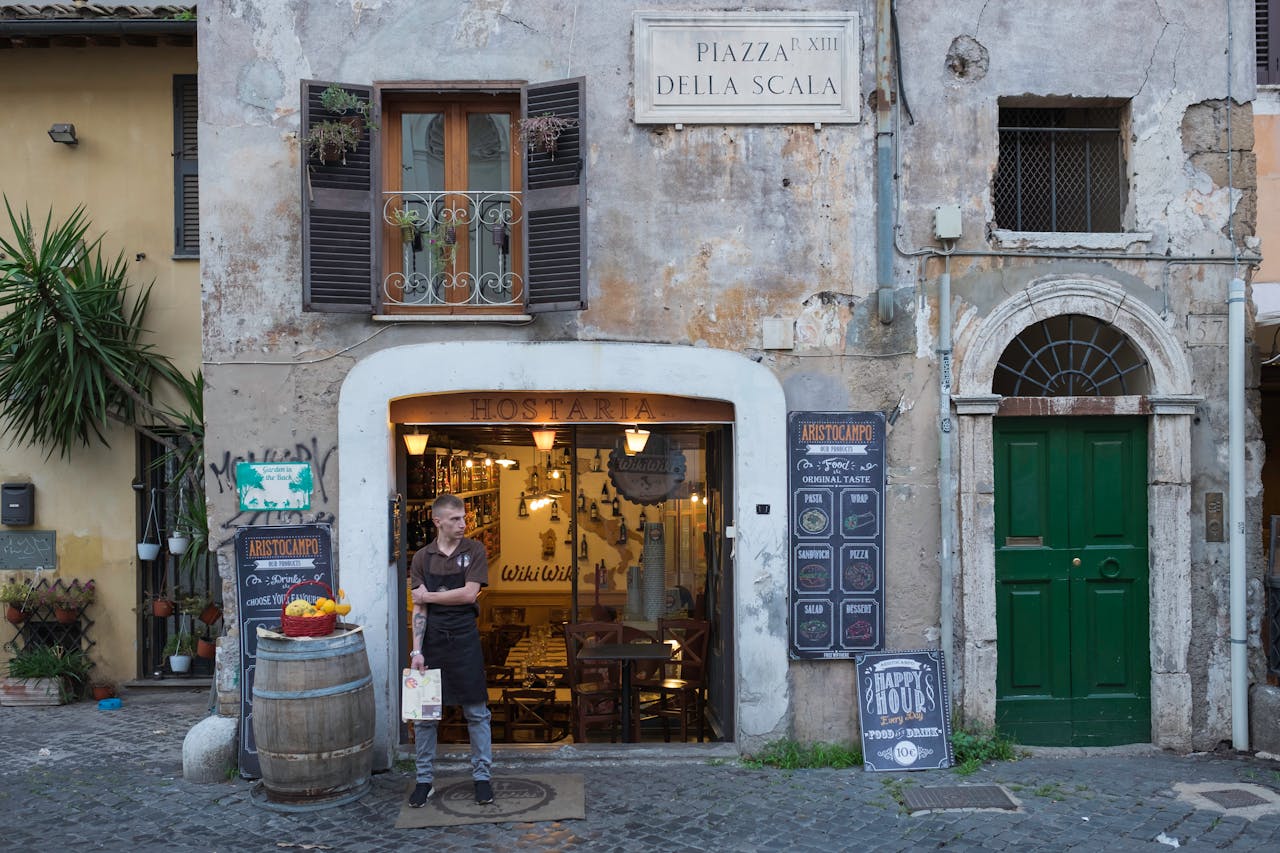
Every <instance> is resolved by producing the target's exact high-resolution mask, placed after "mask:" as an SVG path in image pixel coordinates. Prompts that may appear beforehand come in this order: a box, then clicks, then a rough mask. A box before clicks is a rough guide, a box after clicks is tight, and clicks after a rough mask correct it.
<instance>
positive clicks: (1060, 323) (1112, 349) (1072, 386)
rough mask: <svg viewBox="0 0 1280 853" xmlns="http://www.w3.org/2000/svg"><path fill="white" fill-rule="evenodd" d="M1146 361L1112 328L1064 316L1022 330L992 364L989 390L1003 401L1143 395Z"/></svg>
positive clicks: (1148, 382)
mask: <svg viewBox="0 0 1280 853" xmlns="http://www.w3.org/2000/svg"><path fill="white" fill-rule="evenodd" d="M1150 385H1151V379H1150V371H1149V370H1148V368H1147V362H1146V360H1145V359H1143V358H1142V356H1141V355H1140V354H1139V353H1138V351H1137V350H1136V349H1135V348H1134V346H1133V344H1132V343H1131V342H1130V341H1129V338H1128V337H1127V336H1126V335H1125V334H1124V333H1123V332H1121V331H1120V330H1119V329H1117V328H1116V327H1114V326H1112V325H1111V324H1109V323H1104V322H1102V321H1101V320H1096V319H1094V318H1093V317H1087V316H1084V315H1080V314H1064V315H1062V316H1059V317H1050V318H1049V319H1048V320H1041V321H1040V322H1039V323H1036V324H1034V325H1032V326H1028V327H1027V328H1026V329H1024V330H1023V332H1022V334H1020V335H1018V337H1016V338H1014V339H1013V341H1012V343H1010V344H1009V346H1008V347H1006V348H1005V351H1004V353H1003V354H1002V355H1001V356H1000V361H999V363H997V364H996V372H995V377H994V379H993V380H992V383H991V390H992V391H993V392H995V393H996V394H1002V395H1004V396H1006V397H1109V396H1116V395H1125V394H1145V393H1147V391H1148V390H1149V389H1150Z"/></svg>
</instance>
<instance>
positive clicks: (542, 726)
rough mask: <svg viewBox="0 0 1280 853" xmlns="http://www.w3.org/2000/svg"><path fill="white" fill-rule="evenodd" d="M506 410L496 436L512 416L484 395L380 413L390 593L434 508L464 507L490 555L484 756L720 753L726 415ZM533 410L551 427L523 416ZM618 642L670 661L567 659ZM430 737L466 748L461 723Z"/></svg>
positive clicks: (638, 400) (624, 401)
mask: <svg viewBox="0 0 1280 853" xmlns="http://www.w3.org/2000/svg"><path fill="white" fill-rule="evenodd" d="M535 398H536V399H535ZM516 405H517V406H518V408H519V412H518V413H519V414H521V415H524V416H526V417H527V420H520V421H516V420H515V419H514V418H513V419H511V420H501V419H498V418H501V417H502V415H503V414H504V413H511V412H512V409H510V408H508V407H507V406H506V405H505V404H504V403H503V400H502V399H501V398H496V397H494V396H492V395H469V394H445V395H432V396H422V397H415V398H409V399H404V400H398V401H395V402H394V403H393V404H392V413H391V414H392V420H393V422H394V424H395V430H396V434H397V441H396V442H395V446H396V448H397V463H398V464H397V483H398V491H399V498H398V504H399V512H400V518H401V523H400V525H399V527H400V530H399V534H400V535H399V541H400V543H401V544H402V547H401V548H400V549H399V563H400V569H401V572H402V575H401V576H402V577H404V578H406V579H407V577H408V567H409V563H410V561H411V560H412V557H413V554H414V553H415V552H416V551H417V550H418V549H420V548H422V547H424V546H425V545H426V544H427V543H428V542H430V541H431V539H432V538H433V536H434V526H433V525H432V523H431V518H430V512H431V511H430V505H431V502H432V501H433V500H434V498H435V497H436V496H438V495H440V494H444V493H451V494H456V495H457V496H459V497H460V498H462V499H463V501H464V504H465V506H466V510H467V521H468V532H467V535H468V536H469V537H471V538H473V539H478V540H480V541H482V542H483V543H484V544H485V548H486V551H487V553H488V557H489V587H488V588H487V589H486V590H485V591H484V592H483V593H482V594H481V598H480V601H479V607H480V617H479V621H480V627H481V632H482V639H483V645H484V649H485V663H486V676H487V679H488V682H489V694H490V708H491V710H492V712H493V733H494V740H495V742H497V743H503V742H506V743H554V742H569V741H573V742H583V741H586V742H610V741H633V740H641V741H649V742H652V741H654V740H657V741H670V742H681V741H688V742H694V741H698V740H702V739H706V740H720V739H725V738H730V737H732V732H733V719H732V713H733V707H734V702H733V695H734V694H733V666H732V648H733V626H732V613H733V610H732V605H731V602H732V586H733V583H732V572H731V571H730V557H729V549H728V548H727V547H726V539H725V527H726V519H729V518H731V517H732V505H731V496H732V484H731V482H730V479H731V472H732V464H731V461H732V436H733V432H732V421H733V407H732V406H731V405H729V404H725V403H718V402H714V401H704V400H683V399H681V398H674V397H660V396H656V395H648V396H645V397H641V396H635V397H632V398H628V397H626V396H622V395H600V394H594V395H592V398H591V400H590V401H583V400H580V399H578V398H576V397H574V396H573V395H557V394H556V393H555V392H548V393H546V394H537V395H528V397H527V398H526V400H523V401H518V402H517V404H516ZM538 406H543V407H546V408H548V409H549V410H551V411H555V410H558V411H559V413H560V414H561V416H562V419H561V420H559V421H552V420H542V419H539V418H535V417H533V416H531V415H540V414H542V413H541V412H540V411H538V408H537V407H538ZM569 412H577V413H578V414H579V415H581V414H584V413H588V414H600V415H602V416H603V417H602V418H601V419H589V418H580V419H577V420H575V421H569V422H566V420H567V419H564V418H563V416H564V415H565V414H566V413H569ZM460 413H465V414H468V415H476V414H479V415H481V416H483V415H485V414H488V415H489V416H490V417H494V420H489V421H485V422H477V421H476V420H474V419H471V418H468V419H463V418H459V417H458V415H459V414H460ZM549 413H550V411H549V412H548V414H549ZM623 413H625V414H626V415H628V416H629V418H628V419H627V420H622V419H621V417H620V416H621V415H623ZM610 415H611V416H612V418H613V419H609V420H605V419H603V418H604V417H609V416H610ZM695 416H696V417H697V418H698V419H697V420H694V419H693V417H695ZM405 586H406V589H405V590H403V591H402V595H403V596H404V598H403V601H402V604H403V606H404V608H405V613H406V618H405V620H403V623H402V625H401V629H400V634H401V636H400V642H399V644H398V648H399V650H400V653H401V656H402V661H403V662H402V664H401V665H402V666H404V665H407V650H408V648H409V645H410V633H409V620H408V613H409V598H408V590H407V583H406V584H405ZM617 642H622V643H628V644H636V645H637V646H638V645H639V644H641V643H644V642H651V643H661V644H665V646H666V649H667V650H669V652H670V653H669V655H668V657H669V659H668V660H657V661H653V660H649V661H637V662H634V663H632V662H630V661H628V662H626V663H623V662H621V661H619V660H612V661H599V660H595V661H592V662H590V663H588V662H586V660H585V657H587V656H590V653H589V652H587V653H584V655H583V659H582V660H580V659H579V652H580V651H582V649H583V647H584V646H593V647H599V646H601V645H604V644H610V643H617ZM664 654H665V652H664ZM627 676H629V677H627ZM628 682H629V683H628ZM628 687H629V688H630V689H627V688H628ZM624 711H627V712H629V713H626V714H624V713H623V712H624ZM455 714H457V716H456V717H455V716H454V715H455ZM624 716H625V717H628V718H629V719H628V720H627V725H626V726H624V721H623V717H624ZM440 736H441V739H442V740H444V741H446V742H448V741H450V740H457V741H464V740H465V739H466V725H465V722H464V721H463V720H462V718H461V715H460V714H459V713H458V709H445V716H444V719H443V720H442V722H441V727H440ZM409 737H411V734H410V732H409V731H408V727H404V729H403V730H402V742H403V741H405V740H407V739H408V738H409Z"/></svg>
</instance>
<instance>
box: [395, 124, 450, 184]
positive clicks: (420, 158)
mask: <svg viewBox="0 0 1280 853" xmlns="http://www.w3.org/2000/svg"><path fill="white" fill-rule="evenodd" d="M400 131H401V138H402V139H403V143H402V151H401V152H400V168H401V170H402V172H403V175H402V176H401V184H400V186H401V188H402V189H406V190H442V189H444V113H404V114H403V115H402V116H401V117H400Z"/></svg>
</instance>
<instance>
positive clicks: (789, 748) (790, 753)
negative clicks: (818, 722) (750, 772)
mask: <svg viewBox="0 0 1280 853" xmlns="http://www.w3.org/2000/svg"><path fill="white" fill-rule="evenodd" d="M742 763H743V764H745V765H746V766H747V767H755V768H761V767H780V768H782V769H784V770H799V769H801V768H814V767H835V768H843V767H860V766H861V765H862V750H860V749H857V748H856V747H854V748H850V747H848V746H844V745H843V744H838V743H815V744H810V745H808V746H805V745H804V744H801V743H799V742H798V741H794V740H791V739H789V738H783V739H781V740H775V741H770V742H769V743H767V744H765V745H764V748H763V749H761V750H760V752H758V753H756V754H754V755H744V756H743V757H742Z"/></svg>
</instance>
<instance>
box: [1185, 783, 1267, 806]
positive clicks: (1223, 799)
mask: <svg viewBox="0 0 1280 853" xmlns="http://www.w3.org/2000/svg"><path fill="white" fill-rule="evenodd" d="M1200 796H1202V797H1205V798H1206V799H1210V800H1213V801H1214V802H1215V803H1217V804H1218V805H1220V806H1222V807H1223V808H1224V809H1247V808H1249V806H1261V805H1264V804H1265V803H1266V802H1267V800H1264V799H1263V798H1262V797H1259V796H1258V795H1257V794H1251V793H1249V792H1248V791H1241V790H1240V789H1239V788H1223V789H1222V790H1221V791H1201V792H1200Z"/></svg>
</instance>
